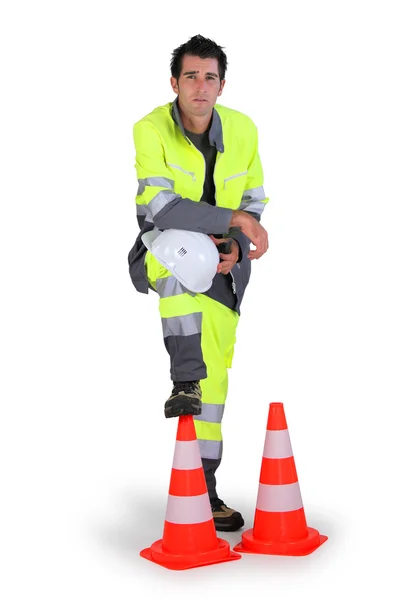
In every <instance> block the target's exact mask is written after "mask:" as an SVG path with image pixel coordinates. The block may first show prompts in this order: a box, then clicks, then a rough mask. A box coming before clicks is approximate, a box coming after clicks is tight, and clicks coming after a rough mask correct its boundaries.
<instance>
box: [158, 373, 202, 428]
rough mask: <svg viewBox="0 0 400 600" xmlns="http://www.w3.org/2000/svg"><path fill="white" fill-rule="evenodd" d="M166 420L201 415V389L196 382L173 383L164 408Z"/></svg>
mask: <svg viewBox="0 0 400 600" xmlns="http://www.w3.org/2000/svg"><path fill="white" fill-rule="evenodd" d="M164 414H165V416H166V418H167V419H168V418H169V417H181V416H182V415H200V414H201V389H200V383H199V382H198V381H174V387H173V389H172V393H171V395H170V397H169V398H168V400H167V401H166V403H165V406H164Z"/></svg>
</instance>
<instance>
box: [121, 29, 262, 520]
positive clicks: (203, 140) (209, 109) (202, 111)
mask: <svg viewBox="0 0 400 600" xmlns="http://www.w3.org/2000/svg"><path fill="white" fill-rule="evenodd" d="M226 67H227V57H226V54H225V53H224V51H223V49H222V48H221V47H220V46H218V45H217V44H216V43H215V42H213V41H212V40H209V39H207V38H204V37H203V36H201V35H196V36H194V37H192V38H191V39H190V40H189V41H188V42H186V43H184V44H182V45H181V46H179V47H178V48H177V49H176V50H174V51H173V53H172V59H171V75H172V76H171V86H172V89H173V91H174V92H175V94H176V95H177V97H176V98H175V101H174V102H169V103H168V104H166V105H164V106H160V107H158V108H156V109H154V110H153V111H152V112H151V113H150V114H148V115H146V116H145V117H144V118H143V119H141V120H140V121H138V122H137V123H135V125H134V130H133V133H134V144H135V149H136V164H135V167H136V171H137V177H138V182H139V188H138V191H137V196H136V209H137V220H138V224H139V228H140V233H139V235H138V237H137V239H136V242H135V244H134V246H133V248H132V249H131V251H130V253H129V257H128V262H129V272H130V276H131V279H132V282H133V284H134V286H135V288H136V289H137V290H138V291H139V292H142V293H148V290H149V289H152V290H155V291H156V292H157V293H158V294H159V296H160V299H159V309H160V314H161V319H162V328H163V337H164V343H165V347H166V349H167V351H168V353H169V356H170V361H171V379H172V381H173V389H172V393H171V395H170V397H169V398H168V400H167V401H166V403H165V406H164V413H165V416H166V417H167V418H169V417H177V416H180V415H193V416H194V423H195V428H196V434H197V438H198V442H199V447H200V453H201V457H202V463H203V468H204V473H205V478H206V482H207V488H208V493H209V497H210V503H211V508H212V512H213V517H214V522H215V526H216V529H217V530H218V531H236V530H237V529H239V528H240V527H242V526H243V525H244V521H243V518H242V515H241V514H240V513H239V512H238V511H236V510H234V509H232V508H229V507H228V506H227V505H226V504H225V503H224V502H223V500H221V499H220V498H218V494H217V491H216V478H215V472H216V470H217V468H218V466H219V465H220V462H221V457H222V434H221V420H222V415H223V412H224V405H225V399H226V395H227V389H228V373H227V369H228V368H230V367H231V363H232V356H233V350H234V344H235V339H236V337H235V333H236V327H237V324H238V319H239V315H240V304H241V302H242V299H243V295H244V291H245V288H246V286H247V284H248V282H249V278H250V270H251V260H252V259H258V258H260V257H261V256H262V255H263V254H264V253H265V252H266V251H267V249H268V234H267V232H266V230H265V229H264V227H263V226H262V225H261V224H260V222H259V221H260V217H261V214H262V212H263V209H264V207H265V204H266V203H267V201H268V198H266V197H265V193H264V189H263V172H262V167H261V163H260V158H259V153H258V135H257V129H256V126H255V125H254V123H253V122H252V120H251V119H250V118H249V117H247V116H246V115H244V114H242V113H240V112H238V111H235V110H232V109H229V108H226V107H224V106H221V105H219V104H216V101H217V98H218V96H220V95H221V94H222V90H223V88H224V85H225V71H226ZM155 228H157V229H158V230H161V231H165V230H168V229H175V230H187V231H193V232H198V233H203V234H208V235H209V236H210V238H211V240H212V241H213V242H214V243H215V244H216V246H217V247H219V249H220V250H223V251H222V252H221V251H220V253H219V256H220V262H219V264H218V266H217V273H216V274H215V277H214V279H213V280H212V285H211V287H210V289H209V290H208V291H206V292H205V293H191V292H190V290H188V289H186V288H185V287H184V286H182V285H181V284H180V283H179V281H178V280H177V279H176V278H175V277H174V276H173V275H172V273H171V272H170V271H169V270H168V269H167V268H166V267H165V266H163V265H162V264H161V263H160V262H159V261H158V260H157V259H156V258H155V257H154V255H153V254H152V253H151V252H149V251H148V250H147V248H146V246H145V245H144V244H143V242H142V240H141V237H142V235H143V234H144V233H146V232H148V231H151V230H153V229H155ZM250 243H252V244H253V245H254V246H255V248H254V249H252V250H250ZM221 245H222V246H221Z"/></svg>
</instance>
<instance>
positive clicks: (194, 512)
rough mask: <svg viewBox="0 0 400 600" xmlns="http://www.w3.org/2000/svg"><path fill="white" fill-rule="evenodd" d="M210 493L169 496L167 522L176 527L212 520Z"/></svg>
mask: <svg viewBox="0 0 400 600" xmlns="http://www.w3.org/2000/svg"><path fill="white" fill-rule="evenodd" d="M212 518H213V517H212V512H211V505H210V497H209V495H208V492H206V493H205V494H200V496H171V494H170V495H169V496H168V504H167V514H166V516H165V520H166V521H168V522H169V523H175V524H176V525H191V524H195V523H205V522H206V521H211V519H212Z"/></svg>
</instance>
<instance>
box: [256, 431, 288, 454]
mask: <svg viewBox="0 0 400 600" xmlns="http://www.w3.org/2000/svg"><path fill="white" fill-rule="evenodd" d="M263 456H264V458H289V457H291V456H293V451H292V444H291V443H290V437H289V431H288V430H287V429H280V430H278V431H271V430H269V429H267V433H266V436H265V444H264V453H263Z"/></svg>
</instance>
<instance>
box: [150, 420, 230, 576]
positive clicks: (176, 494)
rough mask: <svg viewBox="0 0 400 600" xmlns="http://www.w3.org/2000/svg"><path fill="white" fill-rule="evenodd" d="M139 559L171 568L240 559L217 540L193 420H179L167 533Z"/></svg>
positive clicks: (225, 543)
mask: <svg viewBox="0 0 400 600" xmlns="http://www.w3.org/2000/svg"><path fill="white" fill-rule="evenodd" d="M140 556H143V558H147V559H148V560H151V561H152V562H155V563H157V564H159V565H161V566H163V567H166V568H168V569H175V570H179V569H191V568H192V567H202V566H205V565H212V564H215V563H220V562H226V561H229V560H238V559H239V558H241V556H240V554H236V553H235V552H232V551H231V549H230V546H229V543H228V542H226V541H225V540H222V539H220V538H217V534H216V530H215V525H214V520H213V516H212V512H211V505H210V500H209V496H208V492H207V486H206V480H205V476H204V470H203V465H202V462H201V457H200V450H199V444H198V441H197V437H196V431H195V428H194V423H193V417H192V416H183V417H179V422H178V431H177V435H176V446H175V454H174V460H173V465H172V471H171V481H170V486H169V496H168V504H167V513H166V516H165V523H164V534H163V538H162V539H161V540H158V541H156V542H154V544H152V545H151V547H150V548H146V549H145V550H142V551H141V553H140Z"/></svg>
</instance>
